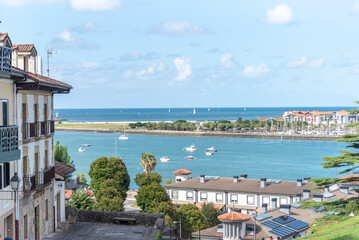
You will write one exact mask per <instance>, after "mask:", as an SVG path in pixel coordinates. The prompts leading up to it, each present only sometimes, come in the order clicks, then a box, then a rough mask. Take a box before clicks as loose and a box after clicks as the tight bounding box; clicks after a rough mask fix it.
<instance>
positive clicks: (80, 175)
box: [76, 173, 87, 183]
mask: <svg viewBox="0 0 359 240" xmlns="http://www.w3.org/2000/svg"><path fill="white" fill-rule="evenodd" d="M76 177H79V178H80V182H82V183H87V177H86V173H76Z"/></svg>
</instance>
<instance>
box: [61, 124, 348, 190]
mask: <svg viewBox="0 0 359 240" xmlns="http://www.w3.org/2000/svg"><path fill="white" fill-rule="evenodd" d="M119 135H120V134H118V133H117V134H115V133H114V134H112V133H95V132H66V131H58V132H56V135H55V140H56V141H60V144H62V145H65V146H67V147H68V149H69V155H70V156H71V159H73V160H74V162H75V166H76V172H78V173H80V172H83V173H86V174H87V173H88V170H89V166H90V163H91V162H92V161H94V160H96V159H97V158H99V157H102V156H107V157H111V156H114V154H115V143H116V144H117V156H120V157H121V158H122V159H123V160H124V162H125V163H126V167H127V170H128V172H129V174H130V177H131V185H130V188H131V189H132V188H135V189H136V188H137V186H136V184H135V183H134V180H133V179H134V178H135V176H136V174H137V173H141V172H143V170H142V167H141V166H140V164H139V162H140V156H141V153H143V152H151V153H153V154H154V155H155V157H156V158H157V159H158V164H157V166H156V169H155V171H156V172H159V173H160V174H161V175H162V180H164V179H166V178H169V177H172V178H173V174H172V171H175V170H177V169H181V168H182V167H183V168H185V169H188V170H191V171H192V172H193V174H192V176H193V177H197V176H199V175H201V174H204V173H205V174H207V175H212V176H223V177H233V176H235V175H241V174H248V178H261V177H266V178H271V179H281V180H296V179H298V178H304V177H312V178H314V177H330V176H335V174H336V170H335V169H322V168H321V165H320V164H321V163H322V160H321V158H322V157H323V156H337V155H338V151H340V150H343V149H344V148H345V146H346V144H345V143H338V142H332V141H319V140H317V141H311V140H305V141H303V140H284V141H283V143H281V140H280V139H250V138H233V137H226V138H223V137H193V136H166V135H145V134H128V136H129V140H127V141H119V140H118V136H119ZM114 139H116V142H114ZM84 142H86V143H88V144H91V145H92V146H91V147H90V148H86V152H82V153H80V152H78V151H77V150H78V147H79V146H80V145H81V144H82V143H84ZM192 144H195V146H196V148H197V149H198V151H195V152H191V153H190V154H188V152H186V151H183V147H185V146H191V145H192ZM209 146H215V148H216V149H218V152H216V153H215V154H214V155H213V156H210V157H209V156H206V155H205V154H204V152H205V151H206V149H207V148H208V147H209ZM298 153H299V154H298ZM189 155H191V156H193V157H194V158H195V159H193V160H189V159H185V157H187V156H189ZM162 156H168V158H170V159H171V160H170V161H168V162H166V164H161V163H160V158H161V157H162ZM283 169H285V170H283ZM338 172H339V171H338ZM89 180H90V179H88V181H89Z"/></svg>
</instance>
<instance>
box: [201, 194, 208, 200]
mask: <svg viewBox="0 0 359 240" xmlns="http://www.w3.org/2000/svg"><path fill="white" fill-rule="evenodd" d="M201 201H207V193H205V192H201Z"/></svg>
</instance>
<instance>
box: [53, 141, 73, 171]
mask: <svg viewBox="0 0 359 240" xmlns="http://www.w3.org/2000/svg"><path fill="white" fill-rule="evenodd" d="M54 155H55V162H61V163H65V164H66V165H70V166H72V167H75V164H74V161H73V160H71V157H70V156H69V153H68V150H67V147H65V146H62V145H60V141H57V142H56V145H55V148H54Z"/></svg>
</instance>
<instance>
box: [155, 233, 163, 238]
mask: <svg viewBox="0 0 359 240" xmlns="http://www.w3.org/2000/svg"><path fill="white" fill-rule="evenodd" d="M155 240H162V233H161V232H158V233H157V234H156V238H155Z"/></svg>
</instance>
